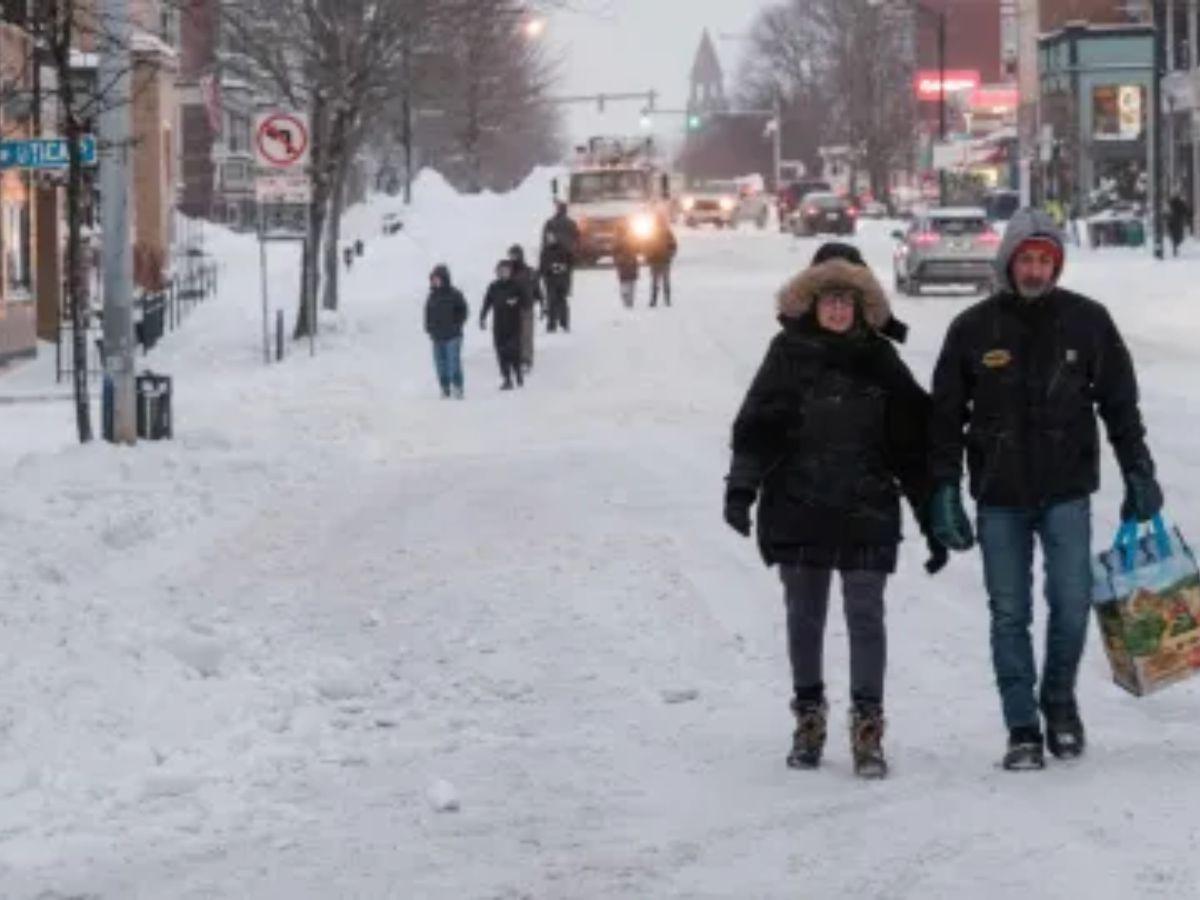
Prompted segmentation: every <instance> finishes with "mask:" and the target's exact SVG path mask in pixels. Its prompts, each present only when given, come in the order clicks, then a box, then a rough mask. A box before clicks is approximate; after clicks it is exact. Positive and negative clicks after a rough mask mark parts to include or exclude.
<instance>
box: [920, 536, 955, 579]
mask: <svg viewBox="0 0 1200 900" xmlns="http://www.w3.org/2000/svg"><path fill="white" fill-rule="evenodd" d="M925 543H926V545H927V546H928V547H929V559H927V560H926V561H925V571H926V572H928V573H929V574H930V575H936V574H937V573H938V572H940V571H942V569H944V568H946V563H948V562H950V551H949V550H947V549H946V548H945V547H944V546H943V545H942V544H940V543H938V541H937V540H936V539H934V538H933V537H926V538H925Z"/></svg>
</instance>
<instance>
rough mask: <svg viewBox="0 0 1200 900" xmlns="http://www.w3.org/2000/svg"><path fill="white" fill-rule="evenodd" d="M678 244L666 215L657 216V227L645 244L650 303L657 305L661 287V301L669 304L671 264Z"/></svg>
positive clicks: (677, 249)
mask: <svg viewBox="0 0 1200 900" xmlns="http://www.w3.org/2000/svg"><path fill="white" fill-rule="evenodd" d="M678 251H679V244H678V242H677V241H676V240H675V232H674V231H672V230H671V223H670V222H668V221H667V217H666V216H659V217H658V227H657V229H656V230H655V232H654V237H653V238H651V240H650V242H649V244H647V246H646V265H648V266H649V267H650V279H651V280H650V305H651V306H657V305H658V292H659V289H660V288H661V289H662V293H663V302H664V303H665V304H666V305H667V306H670V305H671V264H672V263H673V262H674V261H675V254H676V253H677V252H678Z"/></svg>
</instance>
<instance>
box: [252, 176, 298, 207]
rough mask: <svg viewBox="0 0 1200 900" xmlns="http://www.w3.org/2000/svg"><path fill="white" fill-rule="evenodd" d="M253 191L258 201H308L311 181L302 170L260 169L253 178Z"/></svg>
mask: <svg viewBox="0 0 1200 900" xmlns="http://www.w3.org/2000/svg"><path fill="white" fill-rule="evenodd" d="M254 193H255V195H256V197H257V198H258V202H259V203H281V204H291V203H308V202H309V201H310V200H311V199H312V182H310V181H309V178H308V175H307V174H306V173H304V172H287V171H284V172H279V171H265V172H264V171H260V172H259V173H258V177H257V178H256V179H255V180H254Z"/></svg>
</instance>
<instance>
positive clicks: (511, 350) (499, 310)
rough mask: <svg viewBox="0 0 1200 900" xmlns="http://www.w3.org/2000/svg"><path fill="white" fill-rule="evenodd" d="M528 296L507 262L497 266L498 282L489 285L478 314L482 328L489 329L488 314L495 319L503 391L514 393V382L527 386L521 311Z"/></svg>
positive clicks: (495, 334)
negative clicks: (522, 358)
mask: <svg viewBox="0 0 1200 900" xmlns="http://www.w3.org/2000/svg"><path fill="white" fill-rule="evenodd" d="M524 302H525V294H524V291H523V290H522V288H521V286H520V285H519V284H518V283H517V282H516V281H515V280H514V279H513V277H512V263H511V262H510V261H509V260H507V259H505V260H501V261H500V262H499V263H497V265H496V280H495V281H493V282H492V283H491V285H489V286H488V289H487V295H486V296H485V297H484V300H483V309H482V311H481V312H480V314H479V327H480V328H481V329H486V328H487V320H488V315H489V314H491V316H492V340H493V341H494V342H495V345H496V361H497V362H498V363H499V364H500V374H501V375H502V376H503V377H504V383H503V384H501V385H500V389H501V390H504V391H511V390H512V387H513V379H514V378H515V379H516V382H517V385H518V386H523V385H524V383H525V380H524V375H523V373H522V371H521V310H522V306H523V304H524Z"/></svg>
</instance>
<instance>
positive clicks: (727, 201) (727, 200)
mask: <svg viewBox="0 0 1200 900" xmlns="http://www.w3.org/2000/svg"><path fill="white" fill-rule="evenodd" d="M735 206H737V203H736V202H735V201H734V199H733V198H732V197H722V198H721V212H733V208H734V207H735Z"/></svg>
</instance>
